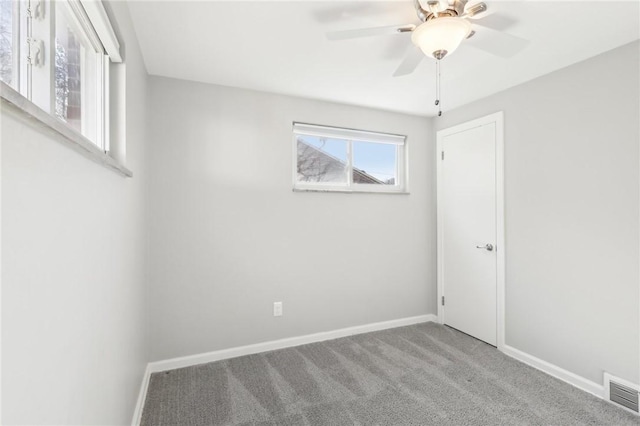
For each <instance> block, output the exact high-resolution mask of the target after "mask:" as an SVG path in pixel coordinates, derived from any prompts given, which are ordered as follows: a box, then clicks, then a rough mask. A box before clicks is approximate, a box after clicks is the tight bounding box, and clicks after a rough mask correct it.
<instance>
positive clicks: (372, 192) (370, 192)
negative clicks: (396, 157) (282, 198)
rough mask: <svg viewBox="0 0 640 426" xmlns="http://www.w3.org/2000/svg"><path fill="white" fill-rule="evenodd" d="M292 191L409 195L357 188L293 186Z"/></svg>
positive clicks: (407, 193) (401, 192)
mask: <svg viewBox="0 0 640 426" xmlns="http://www.w3.org/2000/svg"><path fill="white" fill-rule="evenodd" d="M293 192H337V193H339V194H381V195H409V194H410V192H407V191H366V190H357V189H326V188H317V189H314V188H293Z"/></svg>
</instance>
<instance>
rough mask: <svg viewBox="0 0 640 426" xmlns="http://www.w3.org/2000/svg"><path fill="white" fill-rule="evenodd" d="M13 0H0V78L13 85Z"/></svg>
mask: <svg viewBox="0 0 640 426" xmlns="http://www.w3.org/2000/svg"><path fill="white" fill-rule="evenodd" d="M14 4H16V5H17V3H16V2H15V0H0V80H2V81H4V82H5V83H7V84H11V85H13V80H14V74H15V72H16V70H15V69H14V55H15V52H14V51H13V48H14V26H13V8H14Z"/></svg>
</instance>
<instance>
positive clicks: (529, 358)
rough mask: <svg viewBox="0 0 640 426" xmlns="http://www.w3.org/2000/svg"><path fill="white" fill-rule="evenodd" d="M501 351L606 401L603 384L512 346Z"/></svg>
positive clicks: (506, 346)
mask: <svg viewBox="0 0 640 426" xmlns="http://www.w3.org/2000/svg"><path fill="white" fill-rule="evenodd" d="M501 350H502V352H503V353H505V354H506V355H509V356H510V357H512V358H515V359H517V360H518V361H521V362H523V363H525V364H527V365H530V366H531V367H533V368H535V369H538V370H540V371H542V372H544V373H547V374H548V375H550V376H553V377H555V378H556V379H560V380H562V381H563V382H567V383H569V384H570V385H573V386H575V387H577V388H578V389H581V390H583V391H585V392H589V393H590V394H593V395H595V396H597V397H598V398H602V399H604V397H605V390H604V386H603V385H601V384H598V383H596V382H592V381H591V380H588V379H585V378H584V377H582V376H578V375H577V374H575V373H572V372H570V371H567V370H565V369H563V368H560V367H558V366H557V365H554V364H551V363H550V362H547V361H543V360H541V359H540V358H536V357H534V356H533V355H529V354H527V353H525V352H522V351H520V350H518V349H516V348H513V347H511V346H508V345H504V347H503V348H502V349H501Z"/></svg>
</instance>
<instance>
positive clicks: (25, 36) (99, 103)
mask: <svg viewBox="0 0 640 426" xmlns="http://www.w3.org/2000/svg"><path fill="white" fill-rule="evenodd" d="M16 1H19V7H18V13H17V15H18V16H16V15H15V14H14V22H13V27H14V28H13V30H14V32H16V31H17V34H18V45H17V46H14V49H15V54H16V56H17V57H18V59H17V63H18V67H17V70H14V76H15V77H16V78H14V79H13V81H12V84H11V85H8V84H6V83H4V82H2V83H1V84H0V85H1V86H2V91H1V93H2V100H3V102H5V101H6V102H8V103H10V104H12V105H13V106H14V107H16V108H17V109H18V110H21V111H22V112H23V113H25V114H28V115H30V116H31V117H34V118H37V119H38V120H39V122H40V123H41V124H42V125H45V126H48V127H50V128H51V129H52V130H54V131H56V132H58V133H60V134H62V135H63V136H64V137H65V138H66V139H67V140H68V141H69V142H71V143H73V144H75V145H78V146H80V147H81V148H83V150H80V152H81V153H83V154H84V155H86V156H88V157H90V158H91V159H92V160H94V161H96V162H98V163H101V164H105V165H108V166H109V167H111V168H114V169H117V170H118V171H120V172H122V173H123V174H125V175H127V176H130V175H131V172H130V171H129V170H127V169H126V168H125V167H124V166H122V165H120V164H118V163H117V161H115V160H114V159H113V158H111V157H110V156H109V148H110V144H109V128H110V123H109V103H110V102H109V97H110V89H109V80H110V77H109V68H110V64H111V63H117V62H122V57H121V56H120V44H119V42H118V39H117V37H116V35H115V32H114V30H113V27H112V26H111V23H110V22H109V18H108V15H107V13H106V11H105V9H104V6H103V4H102V2H101V1H100V0H16ZM57 8H65V9H66V10H65V12H66V13H65V15H66V17H67V19H68V20H69V19H70V20H71V21H72V22H69V25H70V28H72V29H73V31H74V32H76V33H77V36H79V37H81V38H83V39H85V41H87V42H88V43H86V44H85V49H88V50H85V49H83V50H85V53H86V52H89V53H90V55H87V56H85V55H83V57H84V58H83V65H82V68H83V71H84V70H85V69H86V64H85V63H84V59H87V61H93V56H94V53H93V52H95V61H96V62H95V64H93V63H91V66H90V68H92V70H90V74H88V72H89V69H87V72H82V75H81V79H82V80H83V81H82V83H81V87H82V89H83V91H84V88H85V87H89V85H87V84H86V81H87V80H86V79H92V80H95V81H94V82H92V84H91V85H90V90H91V99H93V98H95V104H94V103H93V100H92V101H91V104H89V103H88V99H89V98H88V97H87V95H86V94H85V93H83V94H82V110H81V114H82V129H83V131H82V132H79V131H78V130H77V129H75V128H73V127H72V126H70V125H69V124H67V123H66V122H65V121H64V120H62V119H59V118H58V117H57V115H56V110H55V105H56V103H55V102H56V95H55V38H56V28H55V25H56V9H57ZM36 10H37V12H36ZM29 39H31V40H39V41H40V42H41V43H42V46H43V54H44V63H43V64H42V65H41V66H35V65H32V64H29V62H28V60H27V57H28V56H29V42H28V40H29ZM89 46H90V47H89ZM87 63H89V62H87ZM94 70H95V72H94ZM11 89H13V90H11ZM14 90H15V92H14ZM94 91H95V95H94ZM85 105H87V108H85ZM85 114H90V115H91V117H88V116H86V115H85ZM47 115H48V117H47ZM88 122H91V123H92V124H91V130H88V128H86V127H85V126H86V124H87V123H88ZM94 122H95V123H94ZM94 129H95V131H94ZM89 145H93V146H95V147H96V148H97V149H93V147H91V146H89Z"/></svg>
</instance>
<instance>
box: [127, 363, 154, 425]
mask: <svg viewBox="0 0 640 426" xmlns="http://www.w3.org/2000/svg"><path fill="white" fill-rule="evenodd" d="M150 378H151V371H149V364H147V366H146V367H145V369H144V375H143V376H142V384H141V385H140V393H139V394H138V400H137V401H136V408H135V409H134V411H133V419H132V420H131V426H138V425H139V424H140V421H141V420H142V408H143V407H144V400H145V399H146V397H147V389H149V379H150Z"/></svg>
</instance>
